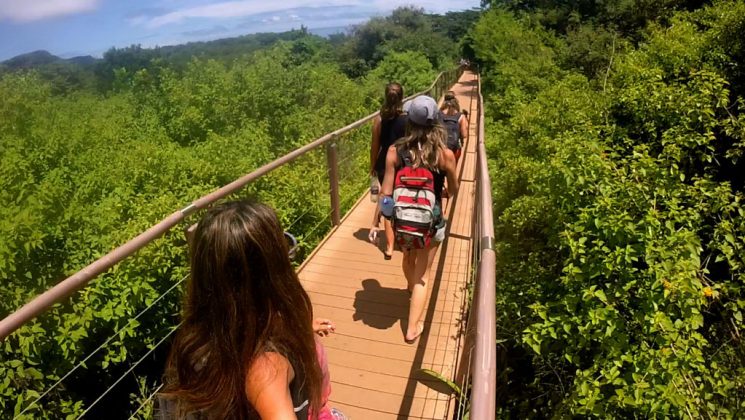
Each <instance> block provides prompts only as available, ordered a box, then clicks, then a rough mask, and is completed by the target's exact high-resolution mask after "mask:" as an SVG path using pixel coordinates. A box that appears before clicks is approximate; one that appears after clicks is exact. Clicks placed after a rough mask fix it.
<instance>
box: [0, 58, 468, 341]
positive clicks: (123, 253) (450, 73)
mask: <svg viewBox="0 0 745 420" xmlns="http://www.w3.org/2000/svg"><path fill="white" fill-rule="evenodd" d="M462 72H463V68H462V67H458V68H455V69H451V70H446V71H443V72H440V73H439V74H438V75H437V78H435V80H434V81H433V82H432V84H431V85H430V86H429V88H427V89H425V90H423V91H421V92H417V93H415V94H414V95H411V96H408V97H407V98H406V100H408V99H411V98H414V97H416V96H419V95H424V94H430V95H431V96H434V97H436V98H437V97H439V96H441V95H442V93H443V90H444V88H443V86H450V85H452V84H453V83H455V81H456V80H457V78H458V77H459V76H460V74H461V73H462ZM378 113H379V112H374V113H372V114H370V115H368V116H366V117H364V118H361V119H359V120H357V121H355V122H353V123H351V124H349V125H347V126H345V127H342V128H340V129H338V130H336V131H333V132H331V133H328V134H326V135H324V136H322V137H320V138H318V139H316V140H314V141H312V142H310V143H308V144H306V145H305V146H302V147H299V148H297V149H295V150H293V151H292V152H290V153H288V154H286V155H284V156H282V157H280V158H278V159H276V160H274V161H272V162H270V163H267V164H266V165H264V166H262V167H260V168H259V169H257V170H255V171H253V172H251V173H249V174H247V175H244V176H243V177H241V178H238V179H236V180H235V181H233V182H231V183H230V184H227V185H225V186H223V187H221V188H219V189H217V190H215V191H213V192H211V193H209V194H207V195H205V196H203V197H200V198H198V199H197V200H195V201H193V202H192V203H191V204H189V205H188V206H186V207H184V208H182V209H181V210H177V211H175V212H173V213H171V214H170V215H169V216H168V217H166V218H164V219H163V220H161V221H160V222H158V223H157V224H155V225H153V226H152V227H150V228H149V229H147V230H146V231H145V232H143V233H141V234H139V235H137V236H136V237H135V238H133V239H131V240H129V241H128V242H126V243H124V244H123V245H120V246H119V247H117V248H115V249H114V250H112V251H110V252H109V253H108V254H106V255H104V256H103V257H101V258H99V259H97V260H96V261H94V262H92V263H91V264H89V265H88V266H86V267H84V268H83V269H81V270H80V271H78V272H76V273H75V274H73V275H71V276H69V277H67V278H66V279H64V280H62V281H61V282H59V283H57V284H56V285H55V286H53V287H52V288H50V289H49V290H47V291H46V292H44V293H42V294H40V295H38V296H36V297H35V298H34V299H33V300H31V301H30V302H28V303H26V304H25V305H23V306H22V307H21V308H19V309H18V310H16V311H15V312H13V313H11V314H10V315H8V316H7V317H5V318H4V319H3V320H2V321H0V340H4V339H5V338H6V337H8V336H9V335H10V334H12V333H13V332H14V331H16V330H17V329H18V328H20V327H21V326H23V325H24V324H25V323H26V322H28V321H30V320H32V319H34V318H35V317H37V316H38V315H40V314H42V313H43V312H45V311H47V310H48V309H49V308H50V307H51V306H52V305H54V304H55V303H58V302H61V301H62V300H64V299H65V298H67V297H68V296H70V295H72V294H73V293H75V292H76V291H77V290H79V289H81V288H82V287H84V286H85V285H87V284H88V282H90V281H91V280H93V279H94V278H95V277H97V276H98V275H99V274H101V273H103V272H105V271H106V270H108V269H109V268H111V267H113V266H114V265H115V264H117V263H119V262H120V261H122V260H124V259H125V258H127V257H130V256H132V255H133V254H134V253H135V252H137V251H139V250H140V249H141V248H143V247H145V246H146V245H148V244H149V243H150V242H152V241H154V240H155V239H157V238H159V237H160V236H161V235H163V234H165V233H166V232H168V231H169V230H171V229H172V228H173V227H174V226H176V225H177V224H179V223H180V222H181V221H183V220H184V219H185V218H186V217H187V216H189V215H191V214H193V213H195V212H196V211H198V210H201V209H204V208H206V207H207V206H209V205H210V204H212V203H214V202H216V201H217V200H220V199H222V198H225V197H227V196H228V195H230V194H233V193H234V192H236V191H238V190H240V189H241V188H243V187H245V186H246V185H247V184H249V183H251V182H253V181H255V180H257V179H258V178H260V177H262V176H263V175H266V174H267V173H269V172H271V171H273V170H274V169H277V168H279V167H280V166H283V165H285V164H287V163H289V162H291V161H293V160H295V159H297V158H298V157H300V156H302V155H304V154H306V153H308V152H310V151H311V150H314V149H316V148H318V147H320V146H323V145H325V144H329V147H328V148H327V153H329V159H328V163H329V166H330V167H329V173H330V178H329V180H330V184H331V188H330V189H331V191H330V195H331V203H332V208H333V212H334V217H332V221H333V223H334V225H337V224H338V223H339V208H338V206H339V199H338V194H339V192H338V188H334V186H335V185H336V186H338V179H334V178H333V175H334V174H336V167H335V165H336V159H335V151H336V150H335V147H333V144H334V142H335V141H336V139H337V138H339V136H341V135H342V134H345V133H347V132H349V131H352V130H354V129H357V128H359V127H361V126H363V125H365V124H367V123H368V122H370V121H372V120H373V119H374V118H375V117H376V116H377V115H378ZM334 206H335V207H334Z"/></svg>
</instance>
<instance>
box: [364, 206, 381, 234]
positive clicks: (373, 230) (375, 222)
mask: <svg viewBox="0 0 745 420" xmlns="http://www.w3.org/2000/svg"><path fill="white" fill-rule="evenodd" d="M379 226H380V207H378V206H375V211H374V212H373V219H372V224H371V225H370V233H369V234H368V235H367V239H368V240H370V242H372V243H376V242H377V239H378V227H379Z"/></svg>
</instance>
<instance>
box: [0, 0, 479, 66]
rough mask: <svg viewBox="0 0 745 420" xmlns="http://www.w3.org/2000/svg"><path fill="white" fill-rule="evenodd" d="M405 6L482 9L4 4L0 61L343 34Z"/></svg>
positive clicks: (351, 2)
mask: <svg viewBox="0 0 745 420" xmlns="http://www.w3.org/2000/svg"><path fill="white" fill-rule="evenodd" d="M403 5H414V6H418V7H422V8H424V9H425V10H426V11H427V12H430V13H445V12H447V11H451V10H464V9H469V8H472V7H478V6H479V0H460V1H457V2H454V1H450V2H444V1H436V0H408V1H407V0H259V1H255V0H251V1H240V0H238V1H220V0H179V1H176V0H0V61H2V60H6V59H8V58H11V57H13V56H16V55H18V54H23V53H27V52H31V51H35V50H47V51H49V52H51V53H52V54H55V55H58V56H61V57H65V58H69V57H73V56H76V55H88V54H90V55H94V56H97V57H100V56H101V55H102V54H103V53H104V52H105V51H106V50H107V49H109V48H110V47H126V46H129V45H132V44H140V45H142V46H143V47H154V46H157V45H174V44H182V43H186V42H189V41H204V40H212V39H219V38H227V37H232V36H238V35H245V34H249V33H255V32H280V31H285V30H289V29H292V28H299V27H300V25H305V26H306V27H308V28H309V29H311V30H315V29H323V28H340V27H346V26H349V25H353V24H357V23H360V22H363V21H365V20H367V19H369V18H370V17H372V16H380V15H386V14H388V13H390V11H391V10H393V9H395V8H396V7H398V6H403Z"/></svg>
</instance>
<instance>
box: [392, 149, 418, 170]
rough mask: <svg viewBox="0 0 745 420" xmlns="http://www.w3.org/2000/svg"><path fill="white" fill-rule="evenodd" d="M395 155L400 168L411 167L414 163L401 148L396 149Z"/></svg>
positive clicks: (406, 151)
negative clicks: (396, 154)
mask: <svg viewBox="0 0 745 420" xmlns="http://www.w3.org/2000/svg"><path fill="white" fill-rule="evenodd" d="M396 153H398V160H399V161H400V162H401V168H403V167H406V166H412V165H413V164H414V163H413V162H412V161H411V153H409V151H408V150H406V149H404V148H403V147H396Z"/></svg>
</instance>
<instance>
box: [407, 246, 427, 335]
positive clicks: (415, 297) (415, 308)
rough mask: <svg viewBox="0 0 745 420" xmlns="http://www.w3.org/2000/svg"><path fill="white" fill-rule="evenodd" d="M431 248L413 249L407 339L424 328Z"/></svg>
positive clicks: (418, 333)
mask: <svg viewBox="0 0 745 420" xmlns="http://www.w3.org/2000/svg"><path fill="white" fill-rule="evenodd" d="M428 251H429V249H417V250H413V251H411V253H412V254H413V255H414V260H415V262H414V279H415V281H416V283H414V289H413V290H412V291H411V302H410V303H409V325H408V326H407V329H406V341H412V340H414V339H416V338H417V337H418V336H419V335H420V334H421V333H422V330H423V329H424V325H423V324H422V319H421V318H422V314H423V313H424V308H425V306H426V303H427V283H428V282H429V278H428V277H427V276H428V275H429V270H428V269H427V262H428V261H429V258H428V257H429V255H428Z"/></svg>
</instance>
